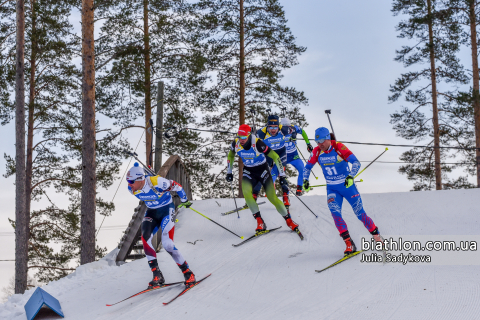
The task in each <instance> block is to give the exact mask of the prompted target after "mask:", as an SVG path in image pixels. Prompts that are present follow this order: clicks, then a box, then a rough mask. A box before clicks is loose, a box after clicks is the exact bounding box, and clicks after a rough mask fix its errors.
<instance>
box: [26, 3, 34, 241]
mask: <svg viewBox="0 0 480 320" xmlns="http://www.w3.org/2000/svg"><path fill="white" fill-rule="evenodd" d="M35 2H36V1H35V0H33V1H32V2H31V3H30V12H31V15H32V22H31V23H32V35H31V37H32V40H31V41H32V48H31V52H30V95H29V99H28V125H27V126H28V129H27V167H26V181H25V208H26V209H25V210H26V214H27V228H28V232H29V233H30V205H31V203H32V175H33V127H34V123H33V121H34V113H35V107H34V103H35V72H36V63H37V61H36V60H37V59H36V54H37V39H36V36H37V33H36V32H37V26H36V19H37V16H36V11H35Z"/></svg>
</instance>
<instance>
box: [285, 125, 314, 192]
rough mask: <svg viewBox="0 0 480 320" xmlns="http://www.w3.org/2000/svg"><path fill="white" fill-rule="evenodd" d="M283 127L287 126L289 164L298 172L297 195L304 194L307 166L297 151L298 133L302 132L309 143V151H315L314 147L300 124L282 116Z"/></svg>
mask: <svg viewBox="0 0 480 320" xmlns="http://www.w3.org/2000/svg"><path fill="white" fill-rule="evenodd" d="M282 128H287V130H288V131H287V132H288V133H287V135H286V136H285V137H286V138H287V142H285V148H286V151H287V164H290V165H292V166H293V167H294V168H295V169H296V170H297V172H298V178H297V196H301V195H302V191H303V170H304V168H305V166H304V164H303V160H302V159H300V155H299V154H298V151H297V134H298V133H300V134H301V135H302V137H303V139H304V140H305V143H306V144H307V150H308V152H312V151H313V147H312V145H311V144H310V141H309V140H308V136H307V134H306V133H305V131H304V130H303V129H302V128H300V127H299V126H292V125H291V123H290V120H289V119H288V118H282Z"/></svg>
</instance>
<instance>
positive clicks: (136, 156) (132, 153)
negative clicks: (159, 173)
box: [123, 150, 156, 176]
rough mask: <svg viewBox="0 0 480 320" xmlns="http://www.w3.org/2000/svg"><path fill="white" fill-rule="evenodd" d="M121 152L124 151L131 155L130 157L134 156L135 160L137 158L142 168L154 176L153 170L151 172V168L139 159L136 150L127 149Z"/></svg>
mask: <svg viewBox="0 0 480 320" xmlns="http://www.w3.org/2000/svg"><path fill="white" fill-rule="evenodd" d="M123 152H124V153H126V154H127V155H129V156H131V157H134V158H135V160H137V161H138V162H140V164H141V165H142V166H143V168H144V169H145V170H147V171H148V173H150V174H151V175H153V176H156V174H155V172H153V170H152V169H150V168H149V167H147V166H146V165H145V164H144V163H143V162H142V161H141V160H140V159H138V154H137V153H136V152H130V151H128V150H124V151H123Z"/></svg>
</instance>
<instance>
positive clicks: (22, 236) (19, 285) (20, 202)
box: [15, 0, 29, 293]
mask: <svg viewBox="0 0 480 320" xmlns="http://www.w3.org/2000/svg"><path fill="white" fill-rule="evenodd" d="M16 19H17V35H16V36H17V39H16V42H17V45H16V50H17V52H16V74H15V105H16V106H15V107H16V110H15V293H24V292H25V289H26V288H27V271H28V237H29V232H28V219H27V210H26V206H25V203H26V202H25V195H26V194H25V61H24V58H25V3H24V0H17V17H16Z"/></svg>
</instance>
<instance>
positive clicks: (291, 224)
mask: <svg viewBox="0 0 480 320" xmlns="http://www.w3.org/2000/svg"><path fill="white" fill-rule="evenodd" d="M283 218H284V219H285V221H286V222H287V226H288V227H289V228H290V229H292V231H297V230H298V223H295V222H294V221H293V220H292V216H291V215H290V213H289V214H287V215H286V216H284V217H283Z"/></svg>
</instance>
